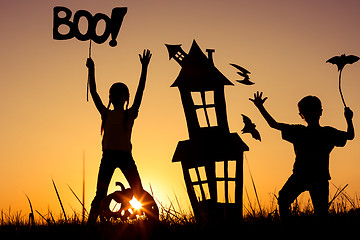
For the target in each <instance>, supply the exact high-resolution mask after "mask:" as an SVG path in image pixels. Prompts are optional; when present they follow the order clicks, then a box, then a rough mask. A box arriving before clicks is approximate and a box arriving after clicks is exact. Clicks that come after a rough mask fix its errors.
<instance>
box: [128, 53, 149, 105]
mask: <svg viewBox="0 0 360 240" xmlns="http://www.w3.org/2000/svg"><path fill="white" fill-rule="evenodd" d="M151 56H152V54H151V53H150V50H149V49H147V50H144V52H143V55H142V56H141V55H140V54H139V57H140V62H141V65H142V67H141V76H140V80H139V85H138V88H137V90H136V94H135V98H134V103H133V105H132V108H133V109H134V110H136V111H137V110H139V108H140V104H141V100H142V96H143V93H144V89H145V83H146V74H147V69H148V66H149V63H150V59H151Z"/></svg>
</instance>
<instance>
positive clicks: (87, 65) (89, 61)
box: [86, 58, 95, 69]
mask: <svg viewBox="0 0 360 240" xmlns="http://www.w3.org/2000/svg"><path fill="white" fill-rule="evenodd" d="M86 67H88V68H89V69H94V68H95V64H94V61H93V60H92V59H91V58H88V59H87V60H86Z"/></svg>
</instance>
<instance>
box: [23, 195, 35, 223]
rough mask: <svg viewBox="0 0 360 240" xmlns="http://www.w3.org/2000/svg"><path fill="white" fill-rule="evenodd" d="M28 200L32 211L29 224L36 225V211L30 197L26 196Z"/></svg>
mask: <svg viewBox="0 0 360 240" xmlns="http://www.w3.org/2000/svg"><path fill="white" fill-rule="evenodd" d="M25 196H26V198H27V200H28V201H29V204H30V210H31V213H30V214H29V224H30V225H34V224H35V219H34V210H33V207H32V205H31V201H30V198H29V197H28V195H26V194H25Z"/></svg>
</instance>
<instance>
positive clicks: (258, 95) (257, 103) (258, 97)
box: [249, 91, 267, 107]
mask: <svg viewBox="0 0 360 240" xmlns="http://www.w3.org/2000/svg"><path fill="white" fill-rule="evenodd" d="M262 94H263V93H262V92H260V93H259V91H257V92H256V93H254V99H251V98H249V100H250V101H252V102H253V103H254V104H255V106H256V107H261V106H263V105H264V102H265V101H266V99H267V97H264V98H262Z"/></svg>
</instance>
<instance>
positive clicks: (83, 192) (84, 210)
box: [76, 41, 91, 222]
mask: <svg viewBox="0 0 360 240" xmlns="http://www.w3.org/2000/svg"><path fill="white" fill-rule="evenodd" d="M90 42H91V41H90ZM76 198H77V197H76ZM82 206H83V209H82V221H83V222H84V221H85V212H86V209H85V150H84V151H83V191H82Z"/></svg>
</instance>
